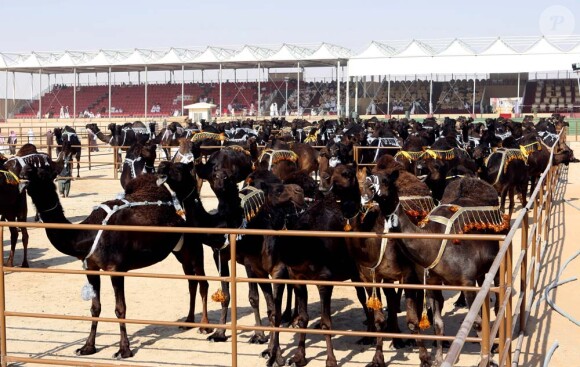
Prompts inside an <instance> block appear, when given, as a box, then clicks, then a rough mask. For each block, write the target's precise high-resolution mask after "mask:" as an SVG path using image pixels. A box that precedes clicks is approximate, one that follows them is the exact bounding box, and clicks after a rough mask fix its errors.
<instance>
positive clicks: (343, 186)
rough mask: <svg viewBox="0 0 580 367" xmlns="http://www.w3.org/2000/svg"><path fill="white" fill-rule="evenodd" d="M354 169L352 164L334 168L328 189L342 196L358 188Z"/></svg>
mask: <svg viewBox="0 0 580 367" xmlns="http://www.w3.org/2000/svg"><path fill="white" fill-rule="evenodd" d="M356 174H357V172H356V168H355V167H354V166H353V165H352V164H339V165H338V166H336V167H334V170H333V171H332V175H331V176H330V187H331V189H332V192H334V193H335V194H337V195H339V196H342V195H343V194H345V193H347V192H350V191H351V190H352V189H354V188H356V187H358V181H357V177H356Z"/></svg>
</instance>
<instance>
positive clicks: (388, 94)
mask: <svg viewBox="0 0 580 367" xmlns="http://www.w3.org/2000/svg"><path fill="white" fill-rule="evenodd" d="M387 115H389V116H390V115H391V76H390V75H389V81H388V84H387Z"/></svg>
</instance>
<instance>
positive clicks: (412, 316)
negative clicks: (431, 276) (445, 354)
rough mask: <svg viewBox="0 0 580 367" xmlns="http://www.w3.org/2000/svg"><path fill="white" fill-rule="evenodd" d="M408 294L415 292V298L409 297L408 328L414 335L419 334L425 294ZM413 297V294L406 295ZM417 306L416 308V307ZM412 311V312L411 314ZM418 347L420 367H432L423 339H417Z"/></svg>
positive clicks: (416, 292) (419, 292) (417, 292)
mask: <svg viewBox="0 0 580 367" xmlns="http://www.w3.org/2000/svg"><path fill="white" fill-rule="evenodd" d="M407 291H408V292H415V297H407V327H408V328H409V330H410V331H411V333H413V334H419V333H420V332H421V329H420V328H419V317H418V315H419V314H420V313H421V310H422V309H423V292H425V290H421V291H412V290H407ZM406 294H407V295H411V293H406ZM413 298H414V299H413ZM414 306H415V307H414ZM410 311H411V312H410ZM416 343H417V347H418V348H419V360H420V364H419V366H420V367H431V354H430V353H429V352H428V351H427V348H425V342H424V341H423V339H416Z"/></svg>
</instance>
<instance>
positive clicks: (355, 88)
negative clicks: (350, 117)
mask: <svg viewBox="0 0 580 367" xmlns="http://www.w3.org/2000/svg"><path fill="white" fill-rule="evenodd" d="M354 82H355V83H356V84H355V85H354V112H356V114H357V115H358V75H357V76H355V77H354Z"/></svg>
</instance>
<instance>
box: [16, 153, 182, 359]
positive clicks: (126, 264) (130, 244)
mask: <svg viewBox="0 0 580 367" xmlns="http://www.w3.org/2000/svg"><path fill="white" fill-rule="evenodd" d="M56 174H57V170H56V166H55V163H54V162H52V161H51V160H50V159H48V161H47V164H45V163H44V162H42V161H40V160H37V162H30V164H27V165H26V166H25V167H24V168H23V170H22V173H21V176H22V178H23V179H22V181H21V183H22V184H23V185H26V187H27V191H28V195H29V196H30V197H31V199H32V202H33V203H34V205H35V206H36V208H37V209H38V212H39V214H40V217H41V219H42V220H43V221H44V222H45V223H70V222H69V221H68V220H67V219H66V217H65V216H64V211H63V208H62V205H61V204H60V201H59V198H58V194H57V193H56V190H55V185H54V183H53V180H54V178H55V177H56ZM103 222H106V223H107V224H119V225H136V226H164V227H180V226H183V225H184V221H183V219H182V218H181V217H180V216H179V215H178V214H177V212H176V208H175V207H174V202H173V200H172V196H171V194H170V193H169V191H168V190H167V189H166V188H165V187H159V186H157V185H156V178H155V176H153V175H142V176H139V177H137V178H136V179H134V180H133V181H132V182H130V183H129V185H128V186H127V188H126V189H125V198H124V199H115V200H110V201H106V202H104V203H103V204H101V205H100V206H99V207H97V208H95V209H94V210H93V211H92V212H91V214H89V216H88V217H87V218H86V219H85V220H83V221H82V222H81V223H82V224H101V223H103ZM46 235H47V237H48V239H49V240H50V242H51V243H52V244H53V246H54V247H55V248H56V249H57V250H59V251H60V252H62V253H64V254H66V255H69V256H73V257H76V258H78V259H79V260H81V261H82V262H83V267H84V268H85V269H87V270H110V271H129V270H133V269H139V268H143V267H146V266H149V265H152V264H155V263H157V262H159V261H161V260H163V259H165V258H166V257H167V256H168V255H169V254H170V253H171V251H172V250H174V249H175V248H176V246H179V245H180V243H181V241H182V236H181V234H179V233H149V232H132V231H127V232H117V231H88V230H78V229H71V230H69V229H66V230H63V229H48V228H47V229H46ZM124 279H125V278H124V277H123V276H112V277H111V283H112V285H113V289H114V292H115V314H116V315H117V318H118V319H119V321H120V324H119V325H120V343H119V350H118V351H117V352H116V353H115V354H114V356H113V357H114V358H128V357H131V356H132V355H133V352H132V351H131V349H130V344H129V339H128V337H127V330H126V326H125V324H124V323H123V322H122V320H123V319H124V318H125V315H126V310H127V308H126V303H125V292H124V284H125V283H124ZM87 280H88V284H87V285H86V286H85V288H83V296H84V298H85V299H87V300H88V299H92V305H91V315H92V316H93V317H99V315H100V313H101V301H100V288H101V281H100V276H98V275H88V276H87ZM97 324H98V322H97V321H93V322H92V323H91V331H90V334H89V336H88V338H87V340H86V342H85V344H84V346H82V347H81V348H80V349H78V350H77V351H76V353H77V354H78V355H89V354H94V353H96V352H97V349H96V346H95V338H96V333H97Z"/></svg>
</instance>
